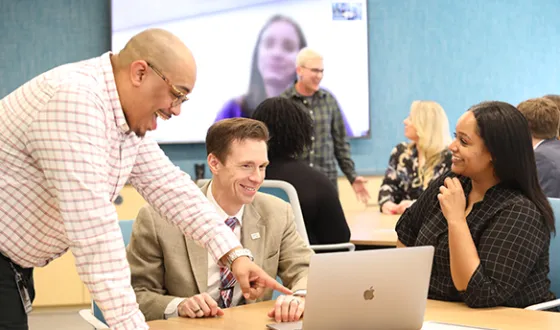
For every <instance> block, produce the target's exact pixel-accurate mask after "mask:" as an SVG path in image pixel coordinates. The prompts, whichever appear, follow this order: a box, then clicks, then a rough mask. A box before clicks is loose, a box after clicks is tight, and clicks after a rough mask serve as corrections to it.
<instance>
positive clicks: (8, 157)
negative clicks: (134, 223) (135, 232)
mask: <svg viewBox="0 0 560 330" xmlns="http://www.w3.org/2000/svg"><path fill="white" fill-rule="evenodd" d="M195 80H196V64H195V61H194V58H193V56H192V54H191V52H190V51H189V49H188V48H187V47H186V46H185V45H184V44H183V43H182V42H181V41H180V40H179V39H178V38H177V37H176V36H174V35H172V34H171V33H169V32H167V31H164V30H160V29H150V30H146V31H143V32H141V33H139V34H138V35H136V36H134V37H133V38H132V39H131V40H130V41H129V42H128V43H127V45H126V46H125V48H124V49H123V50H122V51H121V52H120V53H118V54H111V53H105V54H103V55H102V56H100V57H97V58H93V59H89V60H85V61H82V62H77V63H72V64H67V65H63V66H60V67H57V68H54V69H52V70H50V71H48V72H46V73H44V74H42V75H40V76H38V77H36V78H34V79H32V80H31V81H29V82H27V83H26V84H24V85H23V86H21V87H20V88H18V89H16V90H15V91H14V92H12V93H11V94H10V95H8V96H6V97H5V98H4V99H2V100H1V101H0V115H2V117H3V120H2V121H1V122H0V163H1V164H2V166H1V167H0V225H1V226H2V229H1V231H0V253H1V254H0V296H1V297H2V299H1V302H0V328H1V329H4V328H9V329H27V328H28V326H27V314H26V312H29V310H30V308H29V307H30V306H28V305H30V301H32V300H33V296H34V292H33V277H32V270H33V267H40V266H44V265H46V264H47V263H48V262H50V261H52V260H53V259H55V258H57V257H59V256H61V255H62V254H64V253H65V252H66V251H67V249H68V248H70V249H71V250H72V252H73V254H74V256H75V258H76V267H77V269H78V273H79V275H80V278H81V279H82V281H83V282H84V283H85V284H86V285H87V287H88V289H89V291H90V293H91V294H92V296H93V298H94V300H95V301H96V302H97V304H98V305H99V306H100V308H101V309H102V311H103V313H104V316H105V319H106V320H107V323H109V325H110V327H111V328H112V329H127V330H128V329H147V328H148V326H147V324H146V322H145V320H144V317H143V315H142V313H141V312H140V311H139V309H138V304H137V303H136V299H135V294H134V291H133V290H132V287H131V285H130V270H129V267H128V263H127V261H126V255H125V249H124V243H123V239H122V235H121V232H120V229H119V226H118V222H117V214H116V210H115V207H114V206H113V204H112V201H113V200H114V199H115V198H116V197H117V196H118V193H119V191H120V189H121V188H122V187H123V186H124V184H125V183H126V182H127V181H128V182H130V183H131V184H132V185H133V186H134V187H135V188H136V189H137V190H138V192H139V193H140V194H141V195H142V196H143V197H144V199H146V200H147V201H148V202H149V203H150V204H151V205H152V206H153V207H154V208H155V209H156V210H157V211H158V213H160V214H161V215H162V216H163V217H164V218H166V219H167V220H168V221H170V222H172V223H174V224H175V225H177V226H178V227H179V228H180V229H181V231H182V232H183V233H184V234H185V235H186V236H188V237H192V238H193V239H195V240H196V241H197V242H198V243H200V244H201V245H203V246H205V247H206V248H207V249H208V250H209V252H210V254H211V255H212V256H213V257H214V259H215V260H216V261H219V262H220V263H221V264H223V265H226V266H228V267H229V268H230V269H231V271H232V273H233V274H234V275H235V277H236V278H237V280H238V282H239V283H240V285H241V287H242V291H243V293H244V295H246V297H247V298H249V299H254V298H256V297H258V296H260V295H261V294H262V293H263V291H264V288H265V287H270V288H273V289H277V290H281V291H283V292H285V293H287V294H290V293H291V292H290V291H289V290H287V289H286V288H284V287H282V286H280V285H279V284H278V283H277V282H276V281H275V280H274V279H272V278H271V277H269V276H268V275H267V274H266V273H265V272H264V271H262V270H261V269H260V268H259V267H258V266H256V265H255V264H254V263H253V262H252V256H251V254H250V251H247V250H245V249H242V247H241V244H240V243H239V241H238V239H237V238H236V237H235V235H234V234H233V233H232V231H231V229H229V228H228V227H227V225H225V224H224V222H223V221H224V219H221V218H220V217H219V216H218V214H217V213H216V212H215V210H214V208H213V207H212V206H211V204H210V203H209V202H208V200H206V198H205V197H204V195H203V194H202V193H201V192H200V190H199V189H198V187H197V186H196V185H195V184H194V183H193V182H192V180H191V179H190V177H189V176H188V175H187V174H185V173H183V172H181V171H180V170H179V169H178V168H177V167H175V166H174V165H173V164H172V163H171V162H170V161H169V159H168V158H167V157H166V156H165V155H164V153H163V152H162V151H161V149H160V148H159V147H158V145H157V143H155V142H154V141H153V140H151V139H150V138H144V135H145V134H146V132H147V131H149V130H154V129H156V127H157V117H159V118H161V119H163V120H168V119H170V118H171V117H173V116H177V115H179V114H180V111H181V107H180V106H181V104H182V103H183V102H185V101H186V100H187V99H188V94H189V93H190V92H191V91H192V89H193V87H194V83H195ZM26 294H27V295H28V296H29V297H26Z"/></svg>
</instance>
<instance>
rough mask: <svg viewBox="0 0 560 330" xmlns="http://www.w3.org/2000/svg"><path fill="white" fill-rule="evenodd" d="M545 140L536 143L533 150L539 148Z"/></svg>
mask: <svg viewBox="0 0 560 330" xmlns="http://www.w3.org/2000/svg"><path fill="white" fill-rule="evenodd" d="M543 142H544V140H540V141H539V142H538V143H537V144H535V146H534V147H533V150H537V147H538V146H540V145H541V143H543Z"/></svg>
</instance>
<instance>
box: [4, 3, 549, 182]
mask: <svg viewBox="0 0 560 330" xmlns="http://www.w3.org/2000/svg"><path fill="white" fill-rule="evenodd" d="M368 15H369V52H370V83H371V93H370V104H371V110H370V111H371V127H372V137H371V138H370V139H365V140H354V141H352V142H351V144H352V152H353V158H354V160H355V162H356V165H357V168H358V171H359V172H360V173H362V174H378V173H381V172H383V170H384V169H385V167H386V163H387V160H388V155H389V152H390V150H391V148H392V147H393V146H394V145H395V144H396V143H398V142H399V141H401V140H403V139H404V136H403V133H402V131H403V129H402V120H403V119H404V118H405V117H406V115H407V113H408V111H409V106H410V103H411V102H412V101H413V100H415V99H432V100H436V101H438V102H440V103H441V104H442V106H443V107H444V109H445V110H446V111H447V113H448V116H449V119H450V122H451V123H452V124H451V126H452V131H453V127H454V123H455V121H456V120H457V118H459V116H460V115H461V113H462V112H464V111H465V110H466V109H467V108H468V107H469V106H471V105H473V104H475V103H478V102H479V101H482V100H490V99H495V100H502V101H507V102H510V103H512V104H514V105H515V104H517V103H519V102H520V101H522V100H524V99H527V98H530V97H536V96H541V95H543V94H547V93H557V94H560V64H559V63H560V47H559V46H558V45H560V23H558V18H559V17H560V1H558V0H469V1H459V0H370V1H369V2H368ZM0 26H1V27H2V28H1V30H0V41H1V43H0V97H3V96H5V95H7V94H8V93H9V92H11V91H12V90H13V89H15V88H16V87H17V86H19V85H20V84H22V83H24V82H25V81H26V80H28V79H30V78H32V77H33V76H35V75H36V74H39V73H41V72H43V71H45V70H47V69H50V68H52V67H54V66H56V65H58V64H62V63H65V62H71V61H75V60H80V59H85V58H89V57H93V56H97V55H99V54H101V53H103V52H105V51H107V50H109V49H110V14H109V2H108V1H105V0H49V1H39V0H19V1H15V0H0ZM348 80H349V81H351V77H349V78H348ZM163 149H164V150H165V152H166V153H167V155H168V156H169V157H170V158H171V160H173V162H175V163H176V164H177V165H179V166H180V167H181V168H182V169H183V170H185V171H187V172H188V173H190V174H191V175H193V172H194V169H193V164H194V163H200V162H205V158H206V157H205V151H204V146H203V145H166V146H163Z"/></svg>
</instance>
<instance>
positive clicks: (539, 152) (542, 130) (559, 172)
mask: <svg viewBox="0 0 560 330" xmlns="http://www.w3.org/2000/svg"><path fill="white" fill-rule="evenodd" d="M517 108H518V109H519V111H521V113H522V114H523V115H524V116H525V118H526V119H527V121H528V122H529V129H530V130H531V135H532V136H533V149H534V150H535V161H536V162H537V173H538V176H539V183H540V185H541V187H542V189H543V191H544V193H545V195H546V196H547V197H554V198H560V141H558V138H557V134H558V129H559V127H560V109H558V107H557V106H556V104H555V103H554V102H553V101H551V100H549V99H546V98H535V99H530V100H527V101H524V102H521V103H520V104H519V105H518V106H517Z"/></svg>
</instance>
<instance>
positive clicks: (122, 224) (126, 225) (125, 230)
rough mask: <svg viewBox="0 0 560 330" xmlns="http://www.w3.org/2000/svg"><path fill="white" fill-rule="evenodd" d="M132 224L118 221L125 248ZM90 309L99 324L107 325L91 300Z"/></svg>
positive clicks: (126, 221) (128, 240) (130, 221)
mask: <svg viewBox="0 0 560 330" xmlns="http://www.w3.org/2000/svg"><path fill="white" fill-rule="evenodd" d="M133 223H134V220H121V221H119V226H120V227H121V233H122V236H123V240H124V246H127V245H128V243H129V242H130V236H131V235H132V224H133ZM91 309H92V310H93V315H94V316H95V317H96V318H97V319H98V320H99V321H101V322H103V323H105V324H106V323H107V322H105V318H104V317H103V313H102V312H101V309H99V307H97V304H96V303H95V302H94V301H93V300H92V301H91Z"/></svg>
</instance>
